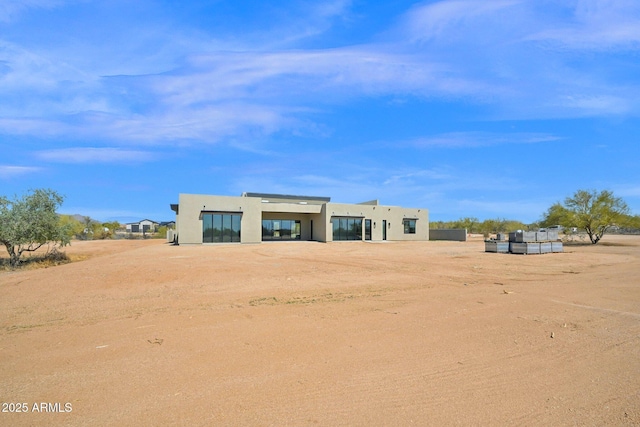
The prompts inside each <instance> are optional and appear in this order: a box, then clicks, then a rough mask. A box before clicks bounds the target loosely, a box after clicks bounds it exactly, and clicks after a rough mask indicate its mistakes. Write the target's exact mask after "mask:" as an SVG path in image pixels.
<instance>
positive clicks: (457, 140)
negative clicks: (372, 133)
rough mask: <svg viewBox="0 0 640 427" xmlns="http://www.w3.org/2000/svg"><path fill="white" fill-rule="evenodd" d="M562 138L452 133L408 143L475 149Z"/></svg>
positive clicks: (419, 145) (421, 146)
mask: <svg viewBox="0 0 640 427" xmlns="http://www.w3.org/2000/svg"><path fill="white" fill-rule="evenodd" d="M561 139H562V138H561V137H559V136H555V135H549V134H543V133H491V132H450V133H444V134H439V135H434V136H427V137H423V138H417V139H414V140H411V141H408V143H409V144H410V145H412V146H414V147H419V148H436V147H438V148H475V147H488V146H494V145H504V144H539V143H545V142H553V141H558V140H561Z"/></svg>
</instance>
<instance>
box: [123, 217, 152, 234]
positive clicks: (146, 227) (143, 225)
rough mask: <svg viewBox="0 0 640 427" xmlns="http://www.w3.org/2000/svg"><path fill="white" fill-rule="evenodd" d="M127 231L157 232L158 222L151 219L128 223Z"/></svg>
mask: <svg viewBox="0 0 640 427" xmlns="http://www.w3.org/2000/svg"><path fill="white" fill-rule="evenodd" d="M126 228H127V233H155V232H156V231H158V223H157V222H155V221H151V220H150V219H143V220H142V221H139V222H130V223H128V224H126Z"/></svg>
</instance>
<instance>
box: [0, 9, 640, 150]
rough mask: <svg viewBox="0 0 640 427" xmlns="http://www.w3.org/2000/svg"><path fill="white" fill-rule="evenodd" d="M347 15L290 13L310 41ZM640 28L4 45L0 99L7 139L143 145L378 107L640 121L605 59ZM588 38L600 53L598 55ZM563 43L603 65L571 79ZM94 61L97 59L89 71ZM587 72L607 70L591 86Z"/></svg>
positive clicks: (440, 19) (460, 18)
mask: <svg viewBox="0 0 640 427" xmlns="http://www.w3.org/2000/svg"><path fill="white" fill-rule="evenodd" d="M57 4H58V3H57V2H47V1H44V0H42V1H41V2H38V1H33V2H31V3H28V4H27V6H28V5H31V6H28V7H40V6H41V7H45V6H46V7H49V6H50V7H53V6H55V5H57ZM305 4H306V3H305ZM351 7H352V5H351V2H349V1H346V0H344V1H341V0H334V1H327V2H320V3H316V2H314V3H311V5H309V4H306V6H305V7H304V8H303V9H304V10H302V9H300V10H296V11H293V12H291V13H293V14H296V13H297V14H301V16H307V15H306V12H309V11H310V10H309V9H308V8H312V9H314V11H315V12H317V13H315V14H309V16H315V18H312V17H307V18H306V20H304V25H305V26H308V31H307V32H306V33H308V34H312V33H314V32H319V33H322V32H323V31H326V29H327V28H329V27H330V26H331V25H333V23H334V22H335V20H341V19H349V17H350V16H351V15H350V14H351ZM305 8H306V9H305ZM18 9H19V10H26V9H24V7H23V8H18ZM18 9H16V10H18ZM303 12H304V13H303ZM12 13H13V12H12ZM7 14H8V12H7ZM561 15H562V16H564V15H567V16H569V17H570V19H569V23H567V20H566V19H561V18H560V16H561ZM7 16H8V15H7ZM638 22H640V6H637V2H633V1H631V0H620V1H605V0H590V1H586V0H584V1H582V0H581V1H577V0H576V1H565V2H562V1H561V2H550V1H545V2H542V5H540V3H539V2H535V1H533V0H486V1H472V0H443V1H438V2H427V3H421V4H418V5H417V6H415V7H413V8H412V9H410V10H409V11H408V12H407V13H406V14H405V15H404V16H403V17H402V18H400V19H399V24H398V26H397V28H396V30H395V32H393V36H390V37H388V38H387V39H385V40H384V41H380V40H379V39H377V40H378V41H376V42H370V43H368V44H360V45H347V44H345V45H343V46H341V47H337V48H324V49H320V48H316V49H305V48H304V46H303V44H302V43H300V45H299V46H298V48H297V49H291V46H292V44H289V45H287V43H284V42H282V40H283V37H282V33H278V32H275V33H273V34H271V35H265V38H266V39H265V41H264V43H262V44H260V45H259V46H258V47H257V48H256V47H251V46H250V45H249V43H248V41H249V40H251V39H250V38H248V39H246V40H244V39H242V36H241V35H237V39H236V40H235V41H234V42H235V43H227V44H225V43H220V42H219V40H218V39H216V37H215V34H211V35H207V36H208V37H209V40H212V41H211V42H210V43H209V44H207V43H205V40H206V39H207V37H205V35H206V34H203V33H202V32H198V33H190V32H182V31H179V30H176V31H175V32H174V33H171V32H170V33H168V34H167V33H162V34H161V33H160V31H158V30H157V29H156V30H155V32H154V31H151V30H148V31H147V30H145V32H144V34H142V38H143V39H144V40H145V42H144V44H143V45H138V44H136V43H133V45H134V47H127V48H125V49H124V50H126V52H125V53H117V54H114V55H105V54H102V53H100V52H103V50H102V49H89V47H91V43H86V46H84V45H83V47H82V48H81V49H79V50H78V49H77V46H76V45H77V43H69V44H63V45H60V46H55V47H53V49H54V53H47V52H48V51H47V50H44V49H41V50H40V51H38V50H34V49H29V48H27V47H24V46H21V45H19V43H18V42H10V41H6V40H5V41H0V63H1V64H2V65H1V66H0V97H1V98H2V99H3V100H8V102H3V103H0V114H1V116H2V119H0V133H5V134H21V135H28V134H31V135H38V136H41V135H49V136H51V135H53V136H62V135H64V136H65V137H69V138H71V139H79V138H91V139H93V140H96V139H98V140H102V139H110V140H113V139H118V140H127V141H137V142H139V143H141V144H155V143H167V141H176V140H178V141H180V140H188V141H202V142H208V143H210V142H217V141H221V140H224V139H229V138H230V139H233V138H236V139H237V138H246V139H252V138H253V137H256V136H258V137H260V136H264V135H270V134H274V133H276V132H289V133H295V132H313V129H314V127H315V126H314V125H313V122H317V121H319V120H321V119H320V117H321V116H320V115H319V114H318V113H319V112H321V111H322V109H323V108H325V107H326V108H331V107H334V106H336V105H338V106H339V105H341V104H343V103H348V102H351V101H352V100H356V99H362V98H372V97H378V96H398V97H415V98H421V99H444V100H446V101H450V100H465V101H467V102H472V103H477V104H482V105H485V106H488V107H489V108H488V109H487V110H486V111H490V112H491V113H485V114H486V115H487V116H489V117H491V115H493V116H494V117H497V118H522V117H525V118H548V117H554V118H556V117H560V116H564V117H579V116H597V115H612V114H618V115H625V114H638V113H640V101H639V99H640V87H638V85H637V83H636V82H634V81H631V80H629V79H627V81H620V79H619V78H616V77H618V76H617V74H618V73H619V72H620V71H619V70H618V69H617V68H616V69H612V68H606V67H605V66H604V65H602V64H601V63H600V62H599V61H598V57H597V55H598V54H599V53H598V52H599V50H598V49H600V48H601V46H604V45H606V43H609V45H612V46H633V44H634V43H636V42H637V40H638V32H637V31H636V30H637V23H638ZM281 23H282V25H283V26H284V27H285V28H284V30H283V31H289V32H290V35H291V36H292V37H294V38H295V37H297V36H294V35H295V34H298V35H302V34H306V33H305V31H306V30H305V31H302V30H301V29H300V27H299V26H298V24H296V22H295V21H292V22H290V23H288V22H287V21H286V20H284V19H282V21H281ZM616 23H618V24H619V23H622V24H624V25H622V26H620V25H618V26H616ZM621 28H623V29H622V30H621ZM134 31H141V30H139V29H135V28H131V29H128V30H126V31H125V32H124V34H123V35H122V37H123V38H127V37H128V38H130V39H132V40H139V38H138V37H132V36H133V33H132V32H134ZM136 34H137V33H136ZM592 34H599V36H597V37H599V39H600V40H604V41H603V42H602V44H600V45H595V44H591V45H590V44H589V43H588V42H589V39H588V37H592V36H591V35H592ZM174 35H175V37H176V38H177V39H179V40H180V41H179V42H170V43H169V44H170V45H171V46H170V48H164V49H165V50H163V51H162V53H159V54H157V55H156V54H152V55H151V56H150V57H145V58H138V59H134V58H137V57H139V55H137V53H138V52H137V51H138V50H140V49H143V48H145V47H149V46H156V45H159V46H164V43H163V42H164V41H167V40H170V39H171V38H172V36H174ZM300 37H301V39H303V38H304V37H303V36H300ZM593 37H594V40H595V38H597V37H596V36H593ZM373 38H374V37H373V35H372V39H373ZM580 40H582V41H580ZM554 43H555V44H557V45H558V46H561V47H563V49H566V48H578V47H580V49H584V48H586V47H589V46H592V47H593V49H595V51H594V55H596V56H595V57H594V58H593V59H589V58H586V59H585V58H581V61H583V62H584V63H582V64H581V66H580V67H576V66H574V65H573V64H572V63H571V58H569V59H566V58H564V57H562V56H561V55H559V54H556V50H555V49H554ZM222 46H226V47H227V49H223V48H222ZM267 46H270V47H271V49H269V50H267V49H266V47H267ZM111 49H113V46H111ZM92 50H93V51H92ZM161 50H162V49H161ZM85 53H86V54H87V55H88V58H89V59H81V58H85V57H86V56H87V55H85ZM136 55H137V56H136ZM131 64H133V65H131ZM178 64H179V65H178ZM591 64H597V65H598V67H605V68H604V69H603V71H601V72H598V73H595V72H593V71H592V69H591V68H592V67H590V65H591ZM105 73H106V74H108V76H105ZM257 139H260V138H257ZM490 139H491V138H490V137H483V136H478V135H476V136H475V137H474V136H473V135H471V137H469V135H467V137H461V136H460V135H457V136H456V135H448V136H447V135H445V136H442V138H441V140H440V142H439V141H437V140H435V139H433V138H432V139H426V140H424V141H423V142H422V143H423V144H424V145H426V146H428V145H438V144H445V142H446V144H448V146H452V145H453V146H474V144H476V145H475V146H479V145H487V144H494V143H496V142H495V141H493V142H491V141H490ZM506 142H509V143H510V142H517V143H523V141H518V140H516V141H505V143H506Z"/></svg>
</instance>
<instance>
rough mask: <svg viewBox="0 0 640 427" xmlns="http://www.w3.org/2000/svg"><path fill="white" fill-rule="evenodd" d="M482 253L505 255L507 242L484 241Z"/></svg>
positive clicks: (507, 248) (507, 249) (507, 246)
mask: <svg viewBox="0 0 640 427" xmlns="http://www.w3.org/2000/svg"><path fill="white" fill-rule="evenodd" d="M484 251H485V252H498V253H504V254H506V253H508V252H509V242H499V241H497V240H485V242H484Z"/></svg>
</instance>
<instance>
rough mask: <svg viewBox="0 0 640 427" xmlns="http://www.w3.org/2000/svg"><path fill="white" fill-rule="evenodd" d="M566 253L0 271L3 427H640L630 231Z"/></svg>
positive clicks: (208, 251)
mask: <svg viewBox="0 0 640 427" xmlns="http://www.w3.org/2000/svg"><path fill="white" fill-rule="evenodd" d="M565 249H566V252H565V253H562V254H547V255H505V254H493V253H485V252H484V244H483V242H482V240H481V239H474V240H473V241H469V242H464V243H456V242H421V243H408V242H404V243H398V242H391V243H362V242H344V243H332V244H322V243H312V242H294V243H265V244H261V245H219V246H200V247H194V246H191V247H188V246H179V247H176V246H170V245H167V244H166V243H164V242H163V241H95V242H74V243H73V245H72V246H71V247H70V248H68V249H67V252H68V253H69V254H79V255H90V257H89V258H88V259H86V260H84V261H80V262H75V263H72V264H67V265H62V266H58V267H52V268H47V269H39V270H25V271H13V272H11V271H9V272H0V294H1V295H2V297H1V299H0V362H1V364H0V395H1V400H2V402H3V407H2V410H14V411H15V410H16V408H21V409H26V412H22V413H15V412H14V413H7V412H0V425H2V426H10V425H11V426H34V425H48V426H58V425H60V426H61V425H65V426H89V425H91V426H103V425H104V426H107V425H109V426H112V425H119V426H156V425H189V426H198V425H200V426H211V425H223V426H224V425H229V426H231V425H256V426H267V425H274V426H284V425H289V426H304V425H322V426H328V425H332V426H336V425H355V426H359V425H362V426H364V425H381V426H391V425H394V426H395V425H433V426H436V425H439V426H442V425H462V426H466V425H527V426H529V425H545V426H547V425H555V426H560V425H571V426H573V425H579V426H602V425H640V279H639V273H640V237H638V236H636V237H629V236H616V237H613V236H605V238H604V239H603V241H602V242H601V243H600V244H598V245H596V246H592V245H588V246H587V245H585V246H571V247H566V248H565ZM23 403H24V404H26V405H22V404H23ZM42 403H44V406H41V404H42ZM11 404H14V405H13V406H12V405H11ZM15 404H20V405H18V406H16V405H15ZM37 409H40V410H41V411H36V410H37ZM52 411H53V412H52Z"/></svg>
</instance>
